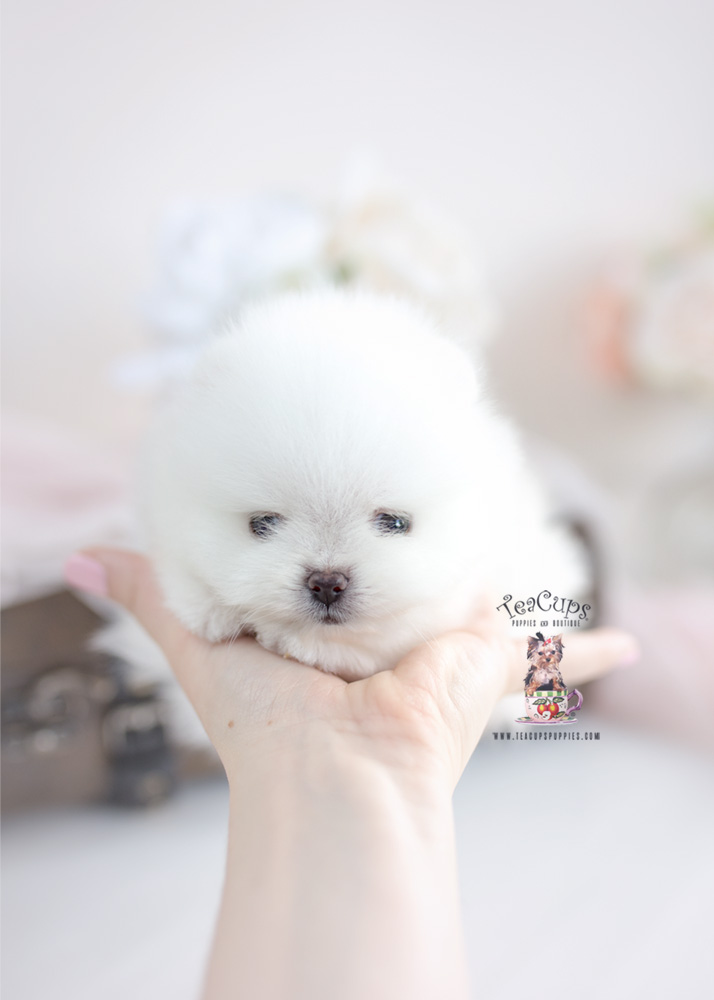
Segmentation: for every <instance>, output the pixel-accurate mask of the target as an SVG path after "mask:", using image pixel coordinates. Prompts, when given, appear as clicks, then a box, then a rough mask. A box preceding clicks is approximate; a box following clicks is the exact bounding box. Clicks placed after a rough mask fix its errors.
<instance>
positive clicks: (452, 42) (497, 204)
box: [3, 0, 714, 441]
mask: <svg viewBox="0 0 714 1000" xmlns="http://www.w3.org/2000/svg"><path fill="white" fill-rule="evenodd" d="M713 37H714V6H713V5H712V4H711V2H709V0H598V2H572V0H538V2H524V0H520V2H518V0H476V2H472V3H467V2H465V0H441V2H438V3H437V2H428V3H425V2H423V0H422V2H419V0H410V2H407V0H386V2H385V0H362V2H360V3H340V4H334V3H330V2H328V0H307V2H286V0H269V2H258V0H239V2H230V0H202V2H200V3H199V2H187V0H124V2H122V3H118V2H109V3H101V4H100V3H96V2H92V0H31V2H27V0H6V2H5V4H4V48H5V53H4V77H5V80H4V103H5V111H4V130H5V135H4V139H5V141H4V150H5V163H4V181H3V183H4V209H5V211H4V216H5V220H4V221H5V240H4V247H5V252H4V262H5V281H4V343H5V365H4V377H5V405H6V406H7V407H11V408H21V409H23V410H25V411H29V412H31V413H37V414H40V415H43V416H47V417H49V418H51V419H52V420H54V421H58V422H60V423H64V424H67V425H68V426H72V427H75V428H80V429H82V430H83V431H84V432H86V433H87V434H88V435H91V436H94V437H98V438H100V439H101V440H103V441H116V440H117V439H122V437H123V436H124V435H125V434H126V433H127V432H128V431H129V430H130V429H131V428H132V427H133V426H134V425H135V424H136V423H137V421H138V420H139V418H138V417H137V413H136V404H135V403H134V402H131V401H128V400H127V399H126V398H125V397H123V396H122V395H121V394H119V393H118V391H117V390H116V389H114V388H113V387H112V386H111V385H109V384H108V380H107V369H108V366H109V362H110V360H111V359H112V358H113V357H115V356H116V355H117V354H118V353H121V352H122V351H124V350H126V349H129V348H131V347H133V346H136V345H137V344H138V343H139V342H140V339H141V335H142V334H141V324H140V321H139V319H138V308H137V304H138V301H139V299H140V296H141V293H142V291H143V289H144V288H145V287H146V285H147V283H148V281H149V280H150V278H151V276H152V267H153V263H154V256H153V255H154V246H155V238H156V232H157V227H158V223H159V220H160V218H161V217H162V213H163V211H164V209H165V208H166V207H167V206H168V205H170V204H171V203H172V202H173V201H174V200H176V199H178V198H184V197H199V198H200V197H214V196H219V195H226V194H228V195H230V194H234V193H247V192H252V191H257V190H261V189H264V188H266V187H267V188H279V189H283V188H287V189H293V190H295V191H297V192H306V193H309V194H310V193H311V194H315V195H317V196H319V197H321V196H324V195H325V194H326V193H329V192H331V191H332V190H333V189H334V187H335V184H336V182H337V180H338V178H339V176H340V172H341V169H342V167H343V165H344V163H345V160H346V158H347V157H348V155H349V154H350V153H351V151H353V150H354V149H356V148H363V147H368V148H371V149H373V150H375V151H376V153H377V154H378V155H379V156H380V157H381V158H382V160H383V162H384V164H385V165H386V167H387V168H388V169H389V170H390V171H391V172H392V173H393V174H395V175H396V176H397V177H399V178H403V179H404V180H405V181H406V182H407V183H409V184H410V185H412V186H413V187H416V188H417V189H420V190H422V191H424V192H425V193H426V194H427V195H428V196H429V197H431V199H432V200H433V201H434V202H436V203H437V204H439V205H441V206H443V207H444V209H446V210H447V211H449V212H453V213H455V214H456V215H459V216H462V217H464V218H465V219H466V220H467V221H468V222H470V223H471V224H472V225H473V229H474V232H475V233H476V234H477V236H478V238H479V239H480V241H481V244H482V246H483V248H484V251H485V254H486V259H487V261H488V263H489V265H490V267H491V271H492V273H493V275H494V279H495V282H496V286H497V289H498V290H499V291H500V292H501V294H502V296H503V299H504V303H505V305H506V325H507V327H508V324H509V323H510V324H511V326H512V327H514V329H515V332H514V336H516V338H517V342H518V343H524V342H525V341H526V340H528V341H530V342H531V343H534V342H535V343H537V344H540V342H541V338H543V337H544V338H545V339H546V343H547V338H548V336H549V329H543V328H542V327H543V323H542V322H541V324H540V327H539V326H538V324H537V323H535V324H534V323H533V320H532V317H531V316H529V315H528V310H526V314H525V315H524V314H523V308H522V304H523V302H524V301H525V302H527V301H528V299H527V288H524V285H527V283H528V282H529V281H533V280H534V279H537V278H538V277H539V275H542V273H543V270H544V269H545V270H546V271H547V269H548V267H549V263H550V262H557V267H558V268H560V267H561V264H562V262H563V260H564V259H566V260H567V261H568V262H569V265H570V266H571V267H572V264H573V262H574V261H575V262H577V261H589V260H592V258H593V256H595V255H597V254H598V253H599V252H600V250H601V249H603V248H605V247H608V246H609V245H611V243H612V242H613V241H617V240H618V239H620V238H623V237H628V236H631V235H634V236H637V237H639V236H641V235H642V234H645V233H651V232H654V231H657V230H662V229H664V228H665V227H666V225H667V223H668V221H669V220H671V219H677V218H679V217H680V214H681V213H682V212H683V211H685V210H686V209H687V207H688V206H689V205H690V204H691V203H693V202H695V201H696V200H697V199H699V198H701V197H702V196H703V195H705V194H709V193H710V192H711V183H712V179H713V178H714V111H713V104H712V94H713V93H714V60H712V58H711V41H712V38H713ZM554 266H556V265H554ZM539 269H540V270H539ZM546 285H547V282H546ZM553 296H555V297H556V298H557V294H556V292H554V291H553V292H551V297H553ZM514 300H515V301H518V302H519V303H521V311H520V313H519V312H518V310H513V312H512V313H511V312H509V308H508V306H509V302H511V301H514ZM548 322H552V321H548ZM511 367H513V366H511ZM509 371H510V369H509V368H506V369H505V375H504V381H505V383H507V384H509V383H510V375H509ZM514 378H515V381H514V382H513V388H512V389H511V390H510V391H511V395H512V396H513V398H514V403H515V405H516V406H517V404H518V399H519V398H520V397H521V396H522V390H523V385H522V380H521V382H520V383H519V380H518V378H517V374H516V376H514ZM507 391H508V390H507ZM548 419H549V417H548V414H547V412H546V413H545V415H544V420H545V422H548ZM575 436H576V435H575V434H574V437H575Z"/></svg>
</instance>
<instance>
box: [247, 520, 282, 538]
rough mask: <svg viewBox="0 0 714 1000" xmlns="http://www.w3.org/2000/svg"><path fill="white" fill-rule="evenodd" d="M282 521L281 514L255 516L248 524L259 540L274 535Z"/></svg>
mask: <svg viewBox="0 0 714 1000" xmlns="http://www.w3.org/2000/svg"><path fill="white" fill-rule="evenodd" d="M282 520H283V518H282V516H281V515H280V514H253V516H252V517H251V519H250V521H249V522H248V523H249V525H250V530H251V531H252V532H253V534H254V535H257V536H258V538H267V537H268V535H272V534H273V533H274V531H275V529H276V528H277V527H278V525H279V524H280V522H281V521H282Z"/></svg>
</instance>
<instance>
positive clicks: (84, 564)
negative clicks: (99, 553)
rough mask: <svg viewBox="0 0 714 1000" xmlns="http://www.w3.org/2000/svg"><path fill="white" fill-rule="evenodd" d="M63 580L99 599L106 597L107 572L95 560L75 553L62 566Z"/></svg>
mask: <svg viewBox="0 0 714 1000" xmlns="http://www.w3.org/2000/svg"><path fill="white" fill-rule="evenodd" d="M64 578H65V580H66V581H67V583H68V584H69V585H70V586H71V587H77V589H78V590H86V591H87V592H88V593H89V594H97V595H98V596H100V597H106V595H107V571H106V570H105V569H104V567H103V566H102V564H101V563H99V562H97V560H96V559H91V558H90V557H89V556H85V555H83V554H82V553H81V552H75V554H74V555H73V556H70V557H69V559H68V560H67V562H66V563H65V564H64Z"/></svg>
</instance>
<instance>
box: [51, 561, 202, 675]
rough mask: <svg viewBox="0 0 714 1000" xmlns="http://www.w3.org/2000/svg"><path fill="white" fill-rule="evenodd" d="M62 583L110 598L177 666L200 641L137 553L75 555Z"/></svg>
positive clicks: (65, 571) (67, 565) (68, 565)
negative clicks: (169, 604)
mask: <svg viewBox="0 0 714 1000" xmlns="http://www.w3.org/2000/svg"><path fill="white" fill-rule="evenodd" d="M64 575H65V580H66V581H67V583H68V584H70V586H72V587H77V588H78V589H79V590H84V591H86V592H87V593H91V594H96V595H98V596H101V597H110V598H111V599H112V600H113V601H116V602H117V604H120V605H121V606H122V607H123V608H125V609H126V610H127V611H128V612H130V613H131V614H132V615H133V616H134V618H136V620H137V621H138V622H139V624H140V625H142V626H143V628H144V629H146V631H147V632H148V634H149V635H150V636H151V638H152V639H153V640H154V642H156V643H157V645H158V646H160V647H161V649H162V650H163V652H164V654H165V655H166V657H167V658H168V660H169V662H170V663H171V665H172V666H174V667H176V666H177V665H178V664H179V662H180V661H181V660H183V659H184V654H185V653H186V651H187V649H188V648H190V647H191V646H192V645H199V644H201V642H200V640H199V639H197V638H196V637H195V636H194V635H192V634H191V633H190V632H189V631H188V630H187V629H185V628H184V627H183V625H181V623H180V622H179V621H177V620H176V618H174V616H173V615H172V614H171V612H170V611H169V610H168V609H167V608H166V606H165V604H164V599H163V595H162V594H161V591H160V589H159V585H158V582H157V580H156V577H155V576H154V571H153V569H152V567H151V564H150V562H149V560H148V559H147V558H146V557H145V556H142V555H140V554H139V553H138V552H127V551H125V550H123V549H105V548H93V549H86V550H85V551H83V552H75V554H74V555H72V556H70V558H69V559H68V560H67V562H66V563H65V567H64Z"/></svg>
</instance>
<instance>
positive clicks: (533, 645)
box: [528, 635, 540, 656]
mask: <svg viewBox="0 0 714 1000" xmlns="http://www.w3.org/2000/svg"><path fill="white" fill-rule="evenodd" d="M539 642H540V639H535V638H534V637H533V636H532V635H529V636H528V656H530V655H531V654H532V653H534V652H535V651H536V649H538V643H539Z"/></svg>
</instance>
